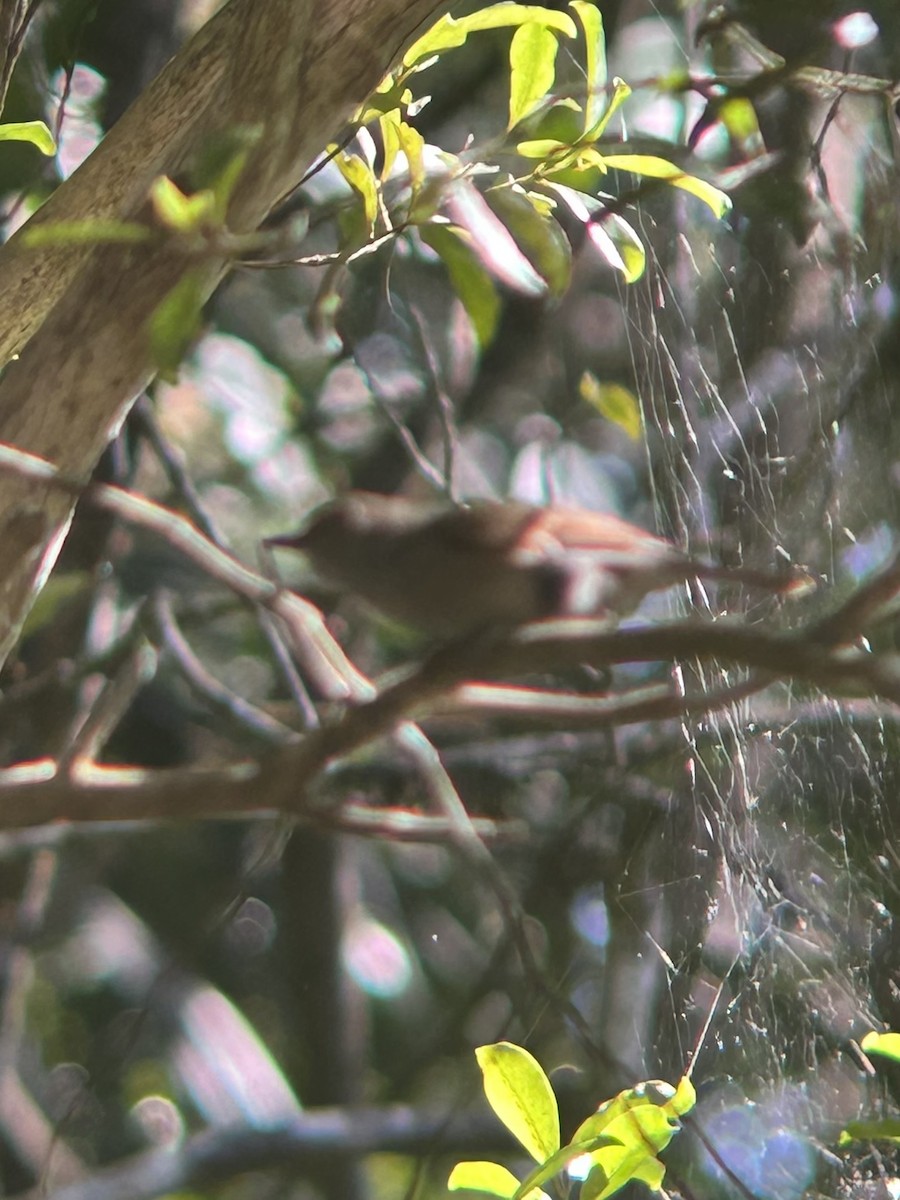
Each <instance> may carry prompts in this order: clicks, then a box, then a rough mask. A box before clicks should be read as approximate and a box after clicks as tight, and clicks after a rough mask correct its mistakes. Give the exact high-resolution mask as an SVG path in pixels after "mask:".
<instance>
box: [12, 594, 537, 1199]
mask: <svg viewBox="0 0 900 1200" xmlns="http://www.w3.org/2000/svg"><path fill="white" fill-rule="evenodd" d="M92 582H93V581H92V577H91V574H90V572H89V571H67V572H65V573H64V574H57V573H56V572H55V571H54V572H53V574H52V575H51V576H50V578H49V579H48V580H47V582H46V583H45V584H44V586H43V587H42V588H41V590H40V592H39V593H38V597H37V599H36V600H35V602H34V604H33V605H32V607H31V612H30V613H29V614H28V619H27V620H26V622H25V626H24V628H23V630H22V636H23V637H30V635H31V634H33V633H37V632H38V630H40V629H43V628H44V627H45V626H46V625H49V624H50V622H51V621H53V619H54V618H55V617H56V615H57V613H58V612H59V611H60V610H61V609H62V608H63V607H64V605H65V603H66V601H67V600H71V599H72V598H73V597H74V596H80V595H83V594H85V593H87V592H88V591H89V589H90V587H91V584H92ZM518 1186H519V1182H518V1180H516V1187H518Z"/></svg>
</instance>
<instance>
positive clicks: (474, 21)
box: [403, 4, 578, 69]
mask: <svg viewBox="0 0 900 1200" xmlns="http://www.w3.org/2000/svg"><path fill="white" fill-rule="evenodd" d="M529 21H534V22H537V23H538V24H540V25H543V26H545V27H546V28H547V29H555V30H557V32H559V33H561V34H563V36H564V37H569V38H574V37H575V36H576V35H577V33H578V30H577V29H576V27H575V22H574V21H573V20H572V18H571V17H569V16H567V15H566V14H565V13H560V12H554V10H553V9H551V8H542V7H541V6H540V5H538V4H492V5H490V6H489V7H488V8H482V9H479V11H478V12H474V13H470V14H469V15H468V16H465V17H459V18H454V17H449V16H445V17H442V18H441V19H440V20H439V21H438V22H437V23H436V24H434V25H432V27H431V29H429V31H428V32H427V33H426V34H425V35H424V36H423V37H420V38H419V40H418V41H417V42H413V44H412V45H411V46H410V48H409V49H408V50H407V52H406V53H405V54H404V56H403V66H404V67H405V68H407V69H409V68H410V67H413V66H415V65H416V64H417V63H420V62H421V61H422V60H423V59H426V58H431V57H432V56H434V55H436V54H440V53H441V51H443V50H453V49H455V48H456V47H457V46H462V45H463V44H464V43H465V41H466V38H467V37H468V36H469V34H470V33H479V32H481V31H482V30H485V29H501V28H503V27H505V26H517V25H524V24H526V23H527V22H529Z"/></svg>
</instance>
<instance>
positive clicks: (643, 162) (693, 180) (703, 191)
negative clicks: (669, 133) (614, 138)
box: [603, 154, 731, 218]
mask: <svg viewBox="0 0 900 1200" xmlns="http://www.w3.org/2000/svg"><path fill="white" fill-rule="evenodd" d="M603 161H604V162H605V163H606V165H607V167H612V168H614V169H615V170H617V171H630V172H631V173H632V175H643V176H645V177H646V178H648V179H663V180H665V182H666V183H670V184H671V185H672V187H677V188H683V189H684V191H686V192H690V193H691V195H692V196H696V197H697V199H698V200H702V201H703V203H704V204H707V205H709V207H710V208H711V209H712V211H713V212H714V213H715V214H716V216H717V217H720V218H721V217H723V216H724V215H725V213H727V212H728V211H729V209H730V208H731V197H730V196H727V195H726V194H725V193H724V192H723V191H720V190H719V188H717V187H713V185H712V184H711V183H707V182H706V180H705V179H698V178H697V177H696V176H695V175H688V174H687V173H686V172H685V171H683V170H682V169H681V167H678V166H676V165H675V163H673V162H669V160H668V159H667V158H657V157H656V155H655V154H605V155H604V156H603Z"/></svg>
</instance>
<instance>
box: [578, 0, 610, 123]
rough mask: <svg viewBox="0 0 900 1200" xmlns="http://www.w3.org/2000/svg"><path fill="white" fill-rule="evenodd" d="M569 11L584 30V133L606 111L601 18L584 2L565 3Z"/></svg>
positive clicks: (603, 36) (595, 10) (604, 60)
mask: <svg viewBox="0 0 900 1200" xmlns="http://www.w3.org/2000/svg"><path fill="white" fill-rule="evenodd" d="M569 8H571V9H572V11H573V12H574V13H575V15H576V16H577V17H578V20H579V21H580V22H581V27H582V29H583V30H584V41H585V64H586V71H587V101H586V103H585V106H584V132H585V134H587V133H589V131H590V130H592V129H593V128H594V126H595V125H596V124H597V122H598V121H599V119H600V117H601V115H602V114H603V110H604V109H605V108H606V79H607V74H606V36H605V34H604V32H603V15H602V13H601V12H600V9H599V8H598V7H597V5H596V4H589V3H588V0H569Z"/></svg>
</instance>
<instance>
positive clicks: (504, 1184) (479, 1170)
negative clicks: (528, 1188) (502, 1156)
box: [447, 1162, 519, 1200]
mask: <svg viewBox="0 0 900 1200" xmlns="http://www.w3.org/2000/svg"><path fill="white" fill-rule="evenodd" d="M447 1187H448V1188H449V1189H450V1191H451V1192H458V1191H461V1190H462V1189H465V1190H467V1191H470V1192H487V1193H488V1194H489V1195H491V1196H503V1197H505V1198H507V1200H508V1198H509V1197H510V1196H514V1195H515V1194H516V1191H517V1190H518V1187H519V1181H518V1179H516V1177H515V1175H513V1173H512V1171H509V1170H507V1169H506V1167H501V1166H500V1164H499V1163H494V1162H461V1163H457V1164H456V1166H455V1167H454V1168H453V1170H452V1171H451V1172H450V1178H449V1179H448V1180H447Z"/></svg>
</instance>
